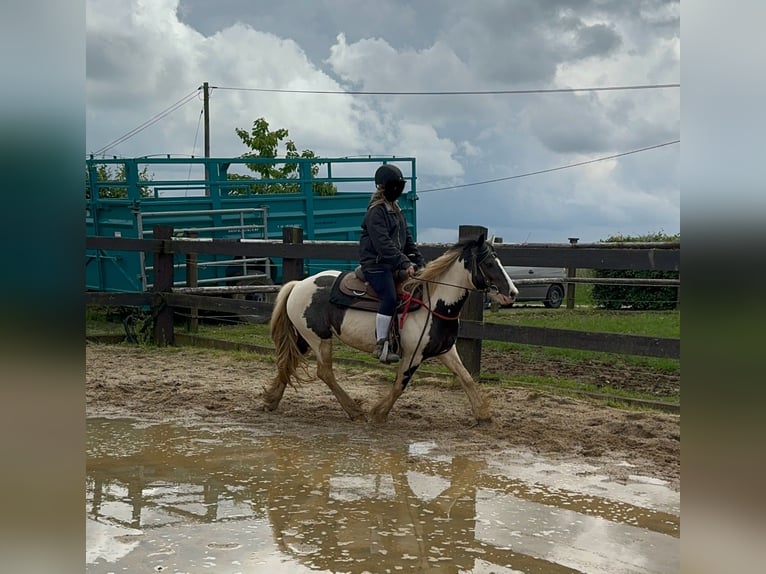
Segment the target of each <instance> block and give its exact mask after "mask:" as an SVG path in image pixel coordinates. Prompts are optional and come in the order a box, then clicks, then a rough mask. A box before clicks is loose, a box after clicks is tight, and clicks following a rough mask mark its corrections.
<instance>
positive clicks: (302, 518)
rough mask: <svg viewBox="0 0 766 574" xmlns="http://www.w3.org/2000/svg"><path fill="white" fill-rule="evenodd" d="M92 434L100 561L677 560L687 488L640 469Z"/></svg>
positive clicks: (365, 565) (416, 448)
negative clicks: (610, 473)
mask: <svg viewBox="0 0 766 574" xmlns="http://www.w3.org/2000/svg"><path fill="white" fill-rule="evenodd" d="M298 434H299V433H296V435H298ZM87 437H88V439H87V440H88V443H87V455H88V459H87V476H86V512H87V517H88V521H87V554H86V557H87V562H88V565H87V571H88V572H92V573H102V572H103V573H106V572H116V571H141V572H151V571H156V572H160V571H165V572H196V571H200V570H201V569H209V570H210V571H214V572H221V573H236V572H261V571H267V570H272V571H275V572H285V571H289V572H309V571H326V572H359V573H362V572H375V573H377V572H405V571H428V572H440V573H442V572H443V573H455V574H457V573H462V572H486V573H488V572H540V573H565V572H588V573H591V572H598V573H601V572H603V573H610V574H616V573H620V572H657V573H660V572H661V573H668V572H676V571H678V570H679V516H678V493H677V492H672V491H670V490H668V489H667V488H665V487H664V486H663V485H661V484H655V483H653V482H652V481H648V480H642V479H641V478H640V477H634V480H631V481H630V482H629V483H628V484H617V483H614V482H611V481H609V480H607V479H606V477H603V476H598V475H596V474H595V473H594V472H592V471H591V470H590V469H587V468H584V467H582V466H579V467H578V466H575V465H571V464H568V465H557V464H556V463H553V462H550V461H544V460H541V459H535V458H532V457H531V456H530V455H529V454H524V453H504V454H503V455H498V456H497V457H496V458H493V459H492V460H480V459H478V458H477V459H474V458H471V457H466V456H450V455H448V454H445V452H444V451H443V450H439V447H438V445H436V444H434V443H429V442H420V443H412V444H411V445H395V446H391V445H386V444H385V440H384V439H383V438H382V437H381V438H380V440H379V439H376V438H369V439H368V440H362V439H361V438H360V437H353V438H350V437H347V436H344V435H332V436H327V435H324V436H307V435H305V434H303V435H300V436H287V435H271V436H268V435H266V436H264V435H263V434H262V433H259V432H258V430H257V429H255V428H249V427H244V426H243V427H236V428H235V427H224V426H220V427H218V426H202V425H198V426H193V427H182V426H178V425H175V424H168V423H160V424H149V423H145V422H144V423H139V422H137V421H133V420H127V419H103V418H93V419H89V420H88V435H87ZM436 452H438V453H439V454H438V456H437V455H436V454H435V453H436Z"/></svg>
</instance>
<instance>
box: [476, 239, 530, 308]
mask: <svg viewBox="0 0 766 574" xmlns="http://www.w3.org/2000/svg"><path fill="white" fill-rule="evenodd" d="M463 259H464V260H465V265H466V268H467V269H468V271H469V272H470V273H471V282H472V283H473V286H474V287H475V288H476V289H479V290H481V291H484V292H485V293H487V294H488V295H489V296H490V298H492V299H494V300H495V301H497V302H498V303H500V304H501V305H511V304H512V303H513V302H514V301H515V300H516V296H517V295H518V294H519V290H518V289H517V288H516V286H515V285H514V284H513V281H511V278H510V277H509V276H508V273H506V271H505V268H504V267H503V264H502V263H501V262H500V259H498V257H497V253H496V252H495V248H494V247H493V246H492V243H490V242H489V241H487V240H486V238H485V237H484V234H483V233H482V234H481V235H479V237H478V239H476V240H475V241H471V242H469V243H468V244H467V245H466V247H465V249H464V252H463Z"/></svg>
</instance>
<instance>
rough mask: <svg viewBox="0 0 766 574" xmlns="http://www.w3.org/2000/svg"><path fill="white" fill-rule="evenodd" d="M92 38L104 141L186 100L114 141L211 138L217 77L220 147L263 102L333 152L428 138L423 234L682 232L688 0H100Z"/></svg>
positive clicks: (96, 133)
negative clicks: (206, 104) (684, 6)
mask: <svg viewBox="0 0 766 574" xmlns="http://www.w3.org/2000/svg"><path fill="white" fill-rule="evenodd" d="M86 51H87V56H86V151H87V152H88V153H93V152H96V151H99V150H101V149H102V148H104V147H105V146H106V145H107V144H110V143H112V142H114V141H115V140H119V139H121V137H122V136H124V135H126V134H128V133H130V132H131V131H132V130H134V129H135V128H137V127H139V126H141V125H142V124H144V123H145V122H147V120H150V119H151V118H154V117H155V116H156V115H157V114H158V113H160V112H163V111H165V110H167V109H168V108H169V107H171V106H173V104H175V103H177V102H182V101H183V102H185V103H184V104H183V105H180V106H179V107H178V108H177V109H175V110H173V111H172V112H171V113H169V114H167V115H166V116H165V117H163V118H162V119H161V120H159V121H157V122H155V123H152V125H150V126H149V127H147V128H146V129H142V130H141V131H139V132H138V133H136V134H135V135H133V136H132V137H129V138H127V139H124V140H123V141H121V142H120V143H118V144H117V145H115V146H113V147H110V148H109V149H108V150H106V151H105V152H104V153H105V155H106V156H107V157H111V156H117V157H138V156H144V155H151V154H168V153H169V154H176V155H196V156H201V155H203V147H202V146H203V143H202V142H203V138H202V135H201V133H200V127H199V124H200V121H199V120H200V113H201V109H202V100H201V95H200V93H199V92H198V93H197V94H196V95H195V96H194V97H191V98H187V96H189V94H194V93H195V90H197V89H198V88H199V87H200V86H201V85H202V84H203V82H208V83H209V85H210V86H215V88H214V89H212V92H211V97H210V118H211V119H210V122H211V129H210V146H211V155H212V156H214V157H236V156H239V155H241V154H242V153H245V152H246V151H248V150H247V148H246V147H245V146H244V144H243V143H242V142H241V140H240V139H239V138H238V137H237V135H236V132H235V129H236V128H243V129H249V128H250V127H251V126H252V123H253V121H254V120H256V119H257V118H260V117H264V118H265V119H266V120H267V121H268V122H269V126H270V128H271V129H272V130H273V129H278V128H285V129H287V130H288V131H289V139H291V140H293V141H294V142H295V143H296V145H297V147H298V149H299V150H301V149H311V150H313V151H314V152H315V153H316V154H317V155H318V156H325V157H346V156H357V155H368V154H372V155H381V156H392V155H393V156H399V157H402V156H406V157H415V158H416V161H417V175H418V179H417V190H418V195H419V201H418V204H417V215H418V216H417V228H418V241H420V242H423V243H445V242H447V243H448V242H453V241H455V240H457V229H458V226H459V225H462V224H468V225H483V226H485V227H487V228H488V230H489V232H490V233H491V234H493V235H496V236H500V237H502V238H503V240H504V241H505V242H507V243H549V242H550V243H567V242H568V238H569V237H578V238H579V239H580V242H597V241H600V240H602V239H606V238H608V237H610V236H615V235H624V236H638V235H645V234H647V233H657V232H663V233H666V234H671V235H672V234H675V233H679V232H680V220H681V213H680V183H679V180H680V174H679V171H680V165H679V164H680V147H681V144H680V143H677V142H678V140H680V122H681V114H680V91H681V90H680V88H679V87H677V84H680V77H681V73H680V3H679V2H678V1H670V0H668V1H666V0H634V1H631V2H624V1H623V0H546V1H545V2H528V1H523V0H483V1H482V2H454V1H449V0H422V1H420V2H403V1H399V0H389V1H387V2H379V1H372V0H354V1H351V0H346V1H343V0H314V1H312V2H305V1H297V0H283V1H282V2H263V1H261V0H218V1H217V2H207V1H204V0H152V1H151V2H149V1H146V0H86ZM667 84H675V85H676V86H674V87H666V88H660V87H656V88H651V89H629V90H628V89H620V90H602V91H594V90H590V91H564V92H550V90H557V89H568V90H572V89H581V88H604V87H625V86H660V85H667ZM264 89H266V90H305V91H333V92H350V91H353V92H389V94H385V95H364V94H348V93H343V94H307V93H285V92H279V91H277V92H263V91H255V90H264ZM519 90H532V91H535V93H524V94H518V93H515V94H514V93H495V94H475V93H474V94H470V95H436V94H433V95H418V96H413V95H409V96H408V95H392V94H390V92H487V91H495V92H512V91H519ZM541 90H548V92H547V93H546V92H542V93H541V92H540V91H541ZM187 100H188V101H187ZM671 142H676V143H671ZM663 144H669V145H663ZM654 146H659V147H654ZM644 148H652V149H648V150H645V151H640V152H637V153H628V152H633V151H634V150H642V149H644ZM621 154H627V155H621ZM611 156H619V157H612V158H611V159H605V160H602V161H592V160H600V159H601V158H610V157H611ZM583 162H590V163H585V164H584V165H580V166H576V167H570V168H565V169H557V168H564V167H565V166H571V165H572V164H580V163H583ZM547 170H553V171H547ZM541 171H543V172H546V173H539V174H536V175H526V174H530V173H533V172H541ZM370 175H372V174H370ZM520 176H521V177H520ZM490 180H495V181H490ZM482 182H489V183H482ZM443 188H451V189H443ZM429 190H434V191H429Z"/></svg>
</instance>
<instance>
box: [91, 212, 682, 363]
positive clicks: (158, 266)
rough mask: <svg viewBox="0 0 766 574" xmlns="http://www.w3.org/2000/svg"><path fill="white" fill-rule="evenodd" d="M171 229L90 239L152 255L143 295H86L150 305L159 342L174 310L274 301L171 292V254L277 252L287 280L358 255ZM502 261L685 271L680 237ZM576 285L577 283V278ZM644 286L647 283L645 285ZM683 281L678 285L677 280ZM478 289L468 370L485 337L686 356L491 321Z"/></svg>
mask: <svg viewBox="0 0 766 574" xmlns="http://www.w3.org/2000/svg"><path fill="white" fill-rule="evenodd" d="M172 231H173V230H172V228H170V227H162V226H157V227H156V228H155V231H154V234H153V238H152V239H133V238H122V237H96V236H88V237H86V241H85V242H86V248H87V249H98V250H108V251H143V252H145V253H146V254H147V255H150V256H151V255H153V257H154V270H155V280H154V286H153V290H152V291H151V292H143V293H114V292H93V291H91V292H87V293H86V304H97V305H107V306H137V307H146V306H148V307H150V308H151V312H152V317H153V337H154V340H155V341H156V342H157V344H160V345H166V344H173V342H174V332H173V328H174V317H175V314H176V310H181V309H186V310H188V309H200V310H206V311H216V312H225V313H233V314H242V315H248V314H250V315H261V316H263V317H268V316H269V315H270V314H271V310H272V308H273V305H272V304H271V303H267V302H258V301H248V300H237V299H229V298H223V297H220V296H215V295H211V294H209V292H208V293H206V294H200V293H204V292H205V291H204V290H203V289H198V290H192V291H193V292H189V291H190V290H189V289H182V290H178V291H174V290H173V257H174V255H177V254H183V255H186V256H187V260H188V258H189V257H190V258H191V259H192V260H193V258H194V256H196V255H198V254H210V255H227V256H241V257H276V258H281V259H282V260H283V281H284V282H287V281H289V280H292V279H300V278H302V276H303V260H304V259H320V260H322V259H330V260H356V259H357V257H358V253H357V249H358V248H357V244H356V242H324V241H322V242H303V235H302V230H301V229H298V228H285V229H284V230H283V238H282V241H281V242H279V241H258V242H249V241H240V240H230V239H216V240H212V241H211V240H205V241H199V240H197V241H195V240H190V239H183V240H180V239H173V237H172V235H173V233H172ZM481 231H484V232H486V229H485V228H483V227H480V226H468V225H466V226H461V227H460V230H459V237H460V239H463V238H466V237H476V236H477V235H478V233H479V232H481ZM450 246H451V245H439V244H421V245H419V248H420V251H421V253H422V254H423V256H424V258H425V259H426V261H429V260H432V259H435V258H436V257H438V256H440V255H442V254H443V253H444V252H445V251H446V250H447V249H448V248H449V247H450ZM495 248H496V251H497V253H498V256H499V257H500V260H501V261H503V262H504V264H506V265H508V264H510V263H509V262H512V264H513V265H531V266H540V267H567V268H570V269H576V268H585V269H626V270H659V271H680V242H669V243H627V242H626V243H606V244H604V243H597V244H578V243H574V242H573V243H570V244H569V245H561V244H525V245H509V244H497V245H495ZM573 283H574V282H573ZM643 284H646V283H645V282H644V283H643ZM679 285H680V283H679ZM483 310H484V304H483V300H482V297H481V294H480V293H472V294H471V295H470V296H469V298H468V300H467V302H466V304H465V306H464V308H463V311H462V314H461V321H460V335H459V339H458V350H459V352H460V355H461V358H462V359H463V362H464V364H465V366H466V368H467V369H468V370H469V372H471V373H472V374H473V375H478V374H479V373H480V371H481V361H480V357H481V342H482V340H492V341H503V342H509V343H519V344H529V345H542V346H549V347H563V348H571V349H582V350H588V351H602V352H609V353H617V354H627V355H641V356H649V357H665V358H679V357H680V339H670V338H659V337H643V336H635V335H624V334H610V333H591V332H585V331H573V330H564V329H550V328H544V327H520V326H513V325H499V324H493V323H487V322H484V320H483Z"/></svg>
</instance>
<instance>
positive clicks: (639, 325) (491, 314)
mask: <svg viewBox="0 0 766 574" xmlns="http://www.w3.org/2000/svg"><path fill="white" fill-rule="evenodd" d="M484 320H485V321H486V322H488V323H499V324H502V325H519V326H526V327H551V328H554V329H572V330H575V331H594V332H600V333H623V334H626V335H643V336H647V337H669V338H678V337H680V336H681V311H680V310H674V311H629V310H625V311H609V310H605V309H593V308H589V307H576V308H575V309H564V308H560V309H546V308H544V307H519V308H518V309H517V308H515V307H512V308H510V309H500V310H498V311H491V310H489V311H485V312H484Z"/></svg>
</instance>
